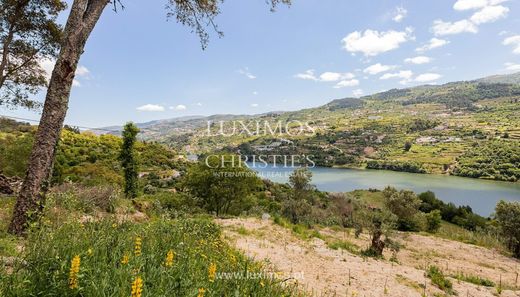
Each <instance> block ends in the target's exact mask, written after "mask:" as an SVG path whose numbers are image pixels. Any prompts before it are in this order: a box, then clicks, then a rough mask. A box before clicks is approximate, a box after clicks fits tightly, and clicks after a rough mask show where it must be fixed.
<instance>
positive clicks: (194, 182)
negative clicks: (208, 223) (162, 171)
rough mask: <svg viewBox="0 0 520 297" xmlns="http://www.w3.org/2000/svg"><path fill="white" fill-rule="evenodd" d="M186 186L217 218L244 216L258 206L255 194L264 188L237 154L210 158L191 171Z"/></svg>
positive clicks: (185, 179)
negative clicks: (219, 216)
mask: <svg viewBox="0 0 520 297" xmlns="http://www.w3.org/2000/svg"><path fill="white" fill-rule="evenodd" d="M222 160H224V161H225V162H222ZM182 184H183V186H184V187H186V189H187V190H188V191H189V193H191V194H193V195H194V196H196V197H198V198H200V204H201V205H200V206H201V207H202V208H204V209H205V210H207V211H209V212H215V213H216V214H217V215H221V214H240V213H241V212H242V211H246V210H248V209H250V208H251V207H252V206H253V205H254V201H253V199H254V196H253V191H254V190H256V189H258V188H259V187H261V185H262V184H261V181H260V179H259V178H258V177H257V176H256V174H255V173H254V172H253V171H251V170H249V169H248V168H247V167H246V166H245V165H244V164H243V163H241V162H240V161H239V157H238V156H235V155H212V156H209V157H207V158H206V159H205V160H203V161H201V162H199V163H197V164H195V165H193V166H192V167H191V168H190V169H188V172H187V174H186V176H185V178H184V180H183V182H182Z"/></svg>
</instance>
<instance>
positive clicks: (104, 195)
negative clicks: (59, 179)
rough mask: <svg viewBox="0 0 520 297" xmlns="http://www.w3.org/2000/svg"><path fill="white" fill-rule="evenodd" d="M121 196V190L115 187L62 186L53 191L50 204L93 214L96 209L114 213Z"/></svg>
mask: <svg viewBox="0 0 520 297" xmlns="http://www.w3.org/2000/svg"><path fill="white" fill-rule="evenodd" d="M119 196H120V191H119V189H118V188H115V187H113V186H91V187H86V186H82V185H77V184H62V185H60V186H57V187H54V188H53V189H52V190H51V192H50V195H49V203H55V204H56V205H57V206H61V207H63V208H65V209H68V210H77V211H84V212H92V211H93V210H94V209H95V208H99V209H100V210H102V211H106V212H113V211H114V209H115V202H116V199H117V198H118V197H119Z"/></svg>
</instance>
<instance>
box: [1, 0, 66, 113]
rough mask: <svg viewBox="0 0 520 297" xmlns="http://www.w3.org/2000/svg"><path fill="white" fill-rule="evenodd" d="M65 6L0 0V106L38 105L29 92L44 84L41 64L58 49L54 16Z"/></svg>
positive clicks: (55, 1) (53, 1) (54, 1)
mask: <svg viewBox="0 0 520 297" xmlns="http://www.w3.org/2000/svg"><path fill="white" fill-rule="evenodd" d="M65 8H66V4H65V2H64V1H59V0H1V1H0V40H1V42H2V47H1V49H0V55H1V56H0V105H5V106H23V107H26V108H34V107H37V106H38V104H37V103H36V102H35V101H33V100H31V99H29V95H34V94H36V93H38V92H39V91H40V89H41V88H42V87H45V86H47V78H46V77H47V75H46V73H45V71H44V69H43V68H42V63H43V62H49V61H51V60H53V59H54V58H55V56H56V54H57V52H58V49H59V44H60V38H61V32H62V28H61V27H60V26H59V25H58V24H57V23H56V17H57V16H58V14H59V13H60V12H61V11H62V10H64V9H65Z"/></svg>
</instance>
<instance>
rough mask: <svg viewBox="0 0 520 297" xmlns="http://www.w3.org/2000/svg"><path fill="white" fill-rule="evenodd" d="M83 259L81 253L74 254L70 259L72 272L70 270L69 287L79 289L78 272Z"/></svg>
mask: <svg viewBox="0 0 520 297" xmlns="http://www.w3.org/2000/svg"><path fill="white" fill-rule="evenodd" d="M80 264H81V259H80V257H79V255H76V256H74V258H72V260H71V261H70V272H69V288H71V289H77V288H78V287H79V281H78V274H79V266H80Z"/></svg>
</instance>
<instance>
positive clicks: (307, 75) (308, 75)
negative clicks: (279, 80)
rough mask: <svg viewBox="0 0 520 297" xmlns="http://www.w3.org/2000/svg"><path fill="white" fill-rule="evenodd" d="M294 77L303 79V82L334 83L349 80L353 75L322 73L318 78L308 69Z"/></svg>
mask: <svg viewBox="0 0 520 297" xmlns="http://www.w3.org/2000/svg"><path fill="white" fill-rule="evenodd" d="M294 77H296V78H299V79H303V80H313V81H321V82H334V81H340V80H349V79H352V78H354V77H355V75H354V74H353V73H350V72H345V73H340V72H323V73H322V74H320V75H319V76H316V75H315V74H314V70H313V69H309V70H307V71H305V72H303V73H298V74H296V75H295V76H294Z"/></svg>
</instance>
